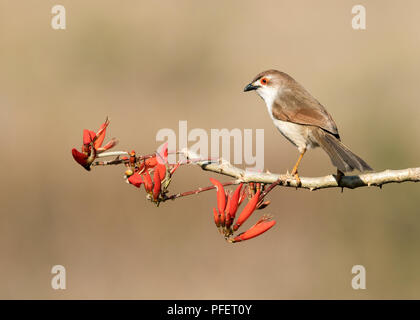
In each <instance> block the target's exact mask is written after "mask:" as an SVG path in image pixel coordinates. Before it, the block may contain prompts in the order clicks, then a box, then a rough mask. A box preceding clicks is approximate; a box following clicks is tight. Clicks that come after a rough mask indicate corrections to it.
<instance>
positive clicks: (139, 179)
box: [127, 172, 144, 188]
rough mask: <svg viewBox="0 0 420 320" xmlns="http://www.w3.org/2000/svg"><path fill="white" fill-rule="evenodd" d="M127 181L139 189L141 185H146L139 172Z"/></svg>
mask: <svg viewBox="0 0 420 320" xmlns="http://www.w3.org/2000/svg"><path fill="white" fill-rule="evenodd" d="M127 180H128V182H129V183H131V184H132V185H133V186H135V187H137V188H140V187H141V185H142V184H143V183H144V181H143V178H142V177H141V175H140V174H139V173H138V172H136V173H134V174H132V175H131V176H130V177H128V179H127Z"/></svg>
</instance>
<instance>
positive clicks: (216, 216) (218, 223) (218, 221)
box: [213, 208, 220, 227]
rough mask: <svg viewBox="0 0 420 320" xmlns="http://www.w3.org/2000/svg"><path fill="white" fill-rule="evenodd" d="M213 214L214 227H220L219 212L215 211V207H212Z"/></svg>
mask: <svg viewBox="0 0 420 320" xmlns="http://www.w3.org/2000/svg"><path fill="white" fill-rule="evenodd" d="M213 216H214V223H215V224H216V227H220V214H219V212H217V210H216V208H213Z"/></svg>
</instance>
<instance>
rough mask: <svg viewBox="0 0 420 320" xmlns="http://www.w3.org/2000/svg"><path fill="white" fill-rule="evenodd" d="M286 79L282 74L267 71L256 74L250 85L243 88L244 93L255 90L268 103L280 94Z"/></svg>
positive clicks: (275, 71) (285, 75)
mask: <svg viewBox="0 0 420 320" xmlns="http://www.w3.org/2000/svg"><path fill="white" fill-rule="evenodd" d="M287 77H288V76H287V74H285V73H284V72H281V71H277V70H267V71H264V72H261V73H259V74H257V75H256V76H255V77H254V79H253V80H252V81H251V83H249V84H248V85H247V86H246V87H245V88H244V91H245V92H247V91H253V90H255V91H256V92H257V93H258V95H259V96H260V97H261V98H263V99H264V100H265V102H266V103H270V102H272V101H274V100H275V99H276V97H277V96H278V95H279V94H281V92H282V90H283V88H284V85H285V81H286V80H287Z"/></svg>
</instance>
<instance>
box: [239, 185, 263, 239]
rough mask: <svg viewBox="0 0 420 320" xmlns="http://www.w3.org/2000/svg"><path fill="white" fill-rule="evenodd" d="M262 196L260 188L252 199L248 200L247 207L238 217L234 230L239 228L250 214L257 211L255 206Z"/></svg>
mask: <svg viewBox="0 0 420 320" xmlns="http://www.w3.org/2000/svg"><path fill="white" fill-rule="evenodd" d="M259 197H260V190H258V191H257V192H256V193H255V195H254V196H253V197H252V199H251V200H249V201H248V203H247V204H246V206H245V208H244V209H243V210H242V212H241V214H240V215H239V217H238V220H237V221H236V223H235V225H234V226H233V230H235V231H236V230H238V228H239V227H240V226H241V225H242V224H243V223H244V222H245V221H246V220H247V219H248V218H249V217H250V215H251V214H252V213H253V212H254V211H255V208H256V206H257V203H258V200H259V199H258V198H259Z"/></svg>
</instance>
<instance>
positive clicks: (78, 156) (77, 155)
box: [71, 148, 90, 170]
mask: <svg viewBox="0 0 420 320" xmlns="http://www.w3.org/2000/svg"><path fill="white" fill-rule="evenodd" d="M71 154H72V155H73V159H74V160H75V161H76V162H77V163H78V164H80V165H81V166H82V167H84V168H85V169H86V170H90V166H89V164H88V163H87V159H88V155H86V154H84V153H81V152H79V151H77V150H76V149H74V148H73V149H72V150H71Z"/></svg>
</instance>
